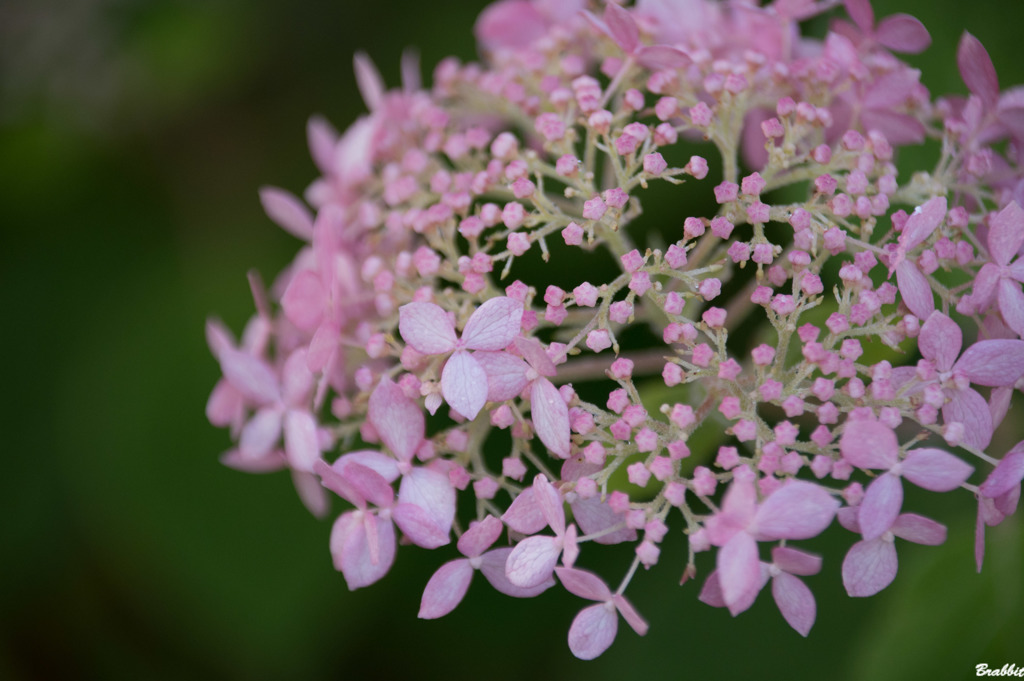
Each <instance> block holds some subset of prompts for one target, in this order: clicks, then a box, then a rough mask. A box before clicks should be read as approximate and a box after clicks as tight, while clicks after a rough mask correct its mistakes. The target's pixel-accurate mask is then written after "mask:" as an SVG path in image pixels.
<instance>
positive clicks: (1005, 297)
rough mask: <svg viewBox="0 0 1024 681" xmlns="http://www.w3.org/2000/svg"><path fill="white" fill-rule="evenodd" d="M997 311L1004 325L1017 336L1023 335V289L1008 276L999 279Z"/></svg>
mask: <svg viewBox="0 0 1024 681" xmlns="http://www.w3.org/2000/svg"><path fill="white" fill-rule="evenodd" d="M999 311H1000V312H1001V313H1002V314H1003V319H1005V320H1006V325H1007V326H1008V327H1010V328H1011V329H1013V332H1014V333H1016V334H1017V335H1018V336H1024V291H1022V290H1021V288H1020V284H1019V283H1017V282H1016V281H1014V280H1013V279H1010V278H1009V277H1003V278H1001V279H1000V280H999Z"/></svg>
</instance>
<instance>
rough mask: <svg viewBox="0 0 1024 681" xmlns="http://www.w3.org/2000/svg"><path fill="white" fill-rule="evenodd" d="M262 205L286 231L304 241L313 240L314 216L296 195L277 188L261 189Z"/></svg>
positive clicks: (270, 216) (268, 214)
mask: <svg viewBox="0 0 1024 681" xmlns="http://www.w3.org/2000/svg"><path fill="white" fill-rule="evenodd" d="M260 203H262V204H263V210H264V211H266V213H267V216H268V217H269V218H270V219H271V220H273V221H274V222H276V223H277V224H278V225H279V226H280V227H282V228H283V229H284V231H286V232H288V233H289V234H291V235H292V236H296V237H298V238H300V239H302V240H303V241H311V240H312V239H313V215H312V214H311V213H310V212H309V209H308V208H306V206H305V204H303V203H302V201H300V200H299V199H298V198H297V197H296V196H295V195H294V194H292V193H291V192H287V191H285V190H283V189H278V188H277V187H261V188H260Z"/></svg>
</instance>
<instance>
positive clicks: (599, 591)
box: [555, 567, 612, 602]
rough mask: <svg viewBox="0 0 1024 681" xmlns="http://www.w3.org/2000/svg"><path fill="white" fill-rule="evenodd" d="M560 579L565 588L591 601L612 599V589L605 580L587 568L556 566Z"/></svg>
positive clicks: (556, 572)
mask: <svg viewBox="0 0 1024 681" xmlns="http://www.w3.org/2000/svg"><path fill="white" fill-rule="evenodd" d="M555 574H557V575H558V581H560V582H561V583H562V586H564V587H565V590H566V591H568V592H569V593H571V594H575V595H576V596H579V597H580V598H586V599H588V600H591V601H602V602H603V601H610V600H611V599H612V592H611V589H609V588H608V585H607V584H605V583H604V580H603V579H601V578H600V577H598V576H597V575H595V574H594V573H593V572H588V571H587V570H580V569H579V568H567V567H559V568H555Z"/></svg>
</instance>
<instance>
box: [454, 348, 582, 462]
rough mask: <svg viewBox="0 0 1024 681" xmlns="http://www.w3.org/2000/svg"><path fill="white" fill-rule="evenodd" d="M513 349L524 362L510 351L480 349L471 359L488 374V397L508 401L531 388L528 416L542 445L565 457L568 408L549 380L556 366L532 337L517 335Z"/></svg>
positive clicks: (498, 400)
mask: <svg viewBox="0 0 1024 681" xmlns="http://www.w3.org/2000/svg"><path fill="white" fill-rule="evenodd" d="M514 348H515V349H516V351H517V352H519V354H520V355H522V357H523V358H525V359H526V361H523V359H520V358H519V357H517V356H515V355H513V354H511V353H509V352H487V351H479V352H476V353H474V354H473V357H474V359H476V361H477V363H478V364H479V365H480V366H481V367H482V368H483V370H484V373H485V374H486V375H487V399H488V400H489V401H492V402H501V401H504V400H510V399H512V398H514V397H516V396H517V395H519V394H520V393H522V392H523V390H525V389H526V388H527V386H529V388H530V417H531V418H532V419H533V425H534V428H536V429H537V436H538V437H539V438H540V441H541V442H543V443H544V446H545V447H547V448H548V449H550V450H551V451H552V452H554V453H555V454H556V455H557V456H559V457H561V458H563V459H565V458H568V456H569V453H570V443H569V437H570V433H569V408H568V407H567V406H566V404H565V400H563V399H562V396H561V394H559V392H558V388H556V387H555V385H554V384H553V383H552V382H551V381H550V380H548V377H549V376H554V375H555V365H554V363H553V362H552V361H551V359H550V358H549V357H548V355H547V353H546V352H545V351H544V348H543V346H542V345H541V344H540V341H538V340H536V339H535V338H523V337H519V338H516V339H515V342H514Z"/></svg>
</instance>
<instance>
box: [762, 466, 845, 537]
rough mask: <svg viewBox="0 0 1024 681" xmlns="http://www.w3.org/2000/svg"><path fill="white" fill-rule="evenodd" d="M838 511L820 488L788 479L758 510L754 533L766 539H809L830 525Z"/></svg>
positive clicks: (834, 501)
mask: <svg viewBox="0 0 1024 681" xmlns="http://www.w3.org/2000/svg"><path fill="white" fill-rule="evenodd" d="M838 508H839V500H838V499H836V498H835V497H833V496H832V495H831V494H829V493H828V491H826V490H825V488H824V487H822V486H821V485H816V484H815V483H813V482H806V481H804V480H791V481H790V482H788V483H786V484H785V485H784V486H783V487H782V488H781V489H779V490H777V491H776V492H774V493H773V494H772V495H771V496H770V497H768V499H767V500H765V502H764V503H763V504H761V506H760V508H758V509H757V515H756V516H755V518H754V527H755V528H756V530H755V534H756V535H757V536H758V538H765V539H810V538H811V537H816V536H818V535H819V534H821V533H822V531H824V529H825V528H826V527H828V526H829V525H830V524H832V519H833V518H834V517H835V515H836V510H837V509H838Z"/></svg>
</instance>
